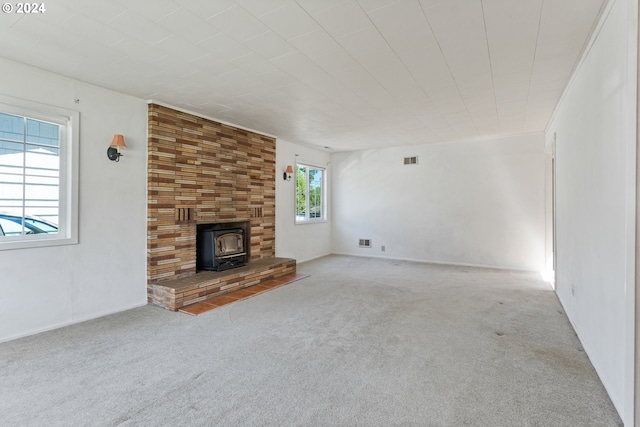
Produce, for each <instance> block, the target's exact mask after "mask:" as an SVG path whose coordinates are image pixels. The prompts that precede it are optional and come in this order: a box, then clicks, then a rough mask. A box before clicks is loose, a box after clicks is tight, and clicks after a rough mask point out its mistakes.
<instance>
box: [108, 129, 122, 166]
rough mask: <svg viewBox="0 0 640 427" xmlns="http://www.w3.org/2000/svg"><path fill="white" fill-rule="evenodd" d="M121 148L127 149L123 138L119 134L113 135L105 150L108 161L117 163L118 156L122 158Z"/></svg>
mask: <svg viewBox="0 0 640 427" xmlns="http://www.w3.org/2000/svg"><path fill="white" fill-rule="evenodd" d="M121 148H127V144H125V143H124V136H122V135H120V134H115V135H113V141H111V145H110V146H109V148H108V149H107V157H109V160H113V161H114V162H119V161H120V156H122V153H120V149H121Z"/></svg>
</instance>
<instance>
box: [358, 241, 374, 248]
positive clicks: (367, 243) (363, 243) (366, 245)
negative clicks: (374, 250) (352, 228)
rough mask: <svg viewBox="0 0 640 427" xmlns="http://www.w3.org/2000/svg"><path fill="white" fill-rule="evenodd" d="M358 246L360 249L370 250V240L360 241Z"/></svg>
mask: <svg viewBox="0 0 640 427" xmlns="http://www.w3.org/2000/svg"><path fill="white" fill-rule="evenodd" d="M358 246H360V247H361V248H370V247H371V239H360V240H359V243H358Z"/></svg>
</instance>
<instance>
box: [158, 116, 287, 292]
mask: <svg viewBox="0 0 640 427" xmlns="http://www.w3.org/2000/svg"><path fill="white" fill-rule="evenodd" d="M148 126H149V147H148V153H149V164H148V195H147V199H148V214H147V217H148V218H147V283H148V285H152V284H155V283H158V282H162V281H165V280H171V279H176V278H179V277H187V276H190V275H193V274H195V273H196V224H208V223H216V222H231V221H250V222H251V245H250V246H251V248H250V253H251V260H258V259H263V258H267V257H273V256H275V214H276V212H275V194H276V189H275V186H276V184H275V158H276V141H275V139H274V138H271V137H268V136H264V135H260V134H257V133H253V132H249V131H246V130H243V129H237V128H235V127H232V126H228V125H225V124H221V123H218V122H215V121H211V120H207V119H204V118H201V117H197V116H194V115H191V114H187V113H183V112H180V111H176V110H173V109H171V108H167V107H164V106H160V105H156V104H150V105H149V124H148ZM176 212H178V214H177V213H176ZM256 213H259V214H260V215H256ZM149 291H150V293H151V290H150V287H149Z"/></svg>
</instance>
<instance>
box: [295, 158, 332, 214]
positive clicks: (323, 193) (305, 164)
mask: <svg viewBox="0 0 640 427" xmlns="http://www.w3.org/2000/svg"><path fill="white" fill-rule="evenodd" d="M300 166H302V167H306V168H307V172H306V176H307V182H306V197H305V203H306V208H307V209H306V214H305V219H303V220H298V207H297V199H298V167H300ZM309 169H316V170H320V171H322V184H321V202H320V203H321V211H322V215H321V217H320V218H310V216H309V210H310V209H309ZM327 176H328V173H327V167H326V166H321V165H318V164H314V163H313V162H307V161H304V160H300V161H296V162H295V166H294V177H295V185H294V191H293V192H294V195H293V197H294V199H293V200H294V203H293V211H294V212H293V218H294V223H295V225H307V224H319V223H326V222H328V221H329V219H328V209H327V200H328V197H327V188H328V186H327Z"/></svg>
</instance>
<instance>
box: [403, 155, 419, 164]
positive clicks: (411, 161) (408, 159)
mask: <svg viewBox="0 0 640 427" xmlns="http://www.w3.org/2000/svg"><path fill="white" fill-rule="evenodd" d="M404 164H405V165H417V164H418V156H413V157H405V158H404Z"/></svg>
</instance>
